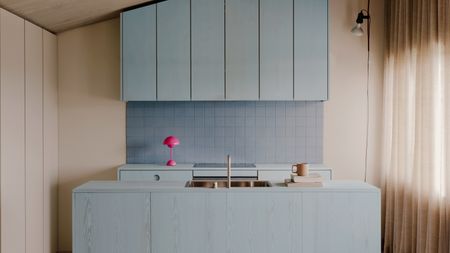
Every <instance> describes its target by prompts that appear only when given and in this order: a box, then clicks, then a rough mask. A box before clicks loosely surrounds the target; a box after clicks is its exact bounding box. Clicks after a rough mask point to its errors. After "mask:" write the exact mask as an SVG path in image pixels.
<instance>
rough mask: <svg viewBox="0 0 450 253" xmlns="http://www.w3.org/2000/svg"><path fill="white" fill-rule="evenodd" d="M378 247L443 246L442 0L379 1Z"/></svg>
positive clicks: (448, 29)
mask: <svg viewBox="0 0 450 253" xmlns="http://www.w3.org/2000/svg"><path fill="white" fill-rule="evenodd" d="M385 8H386V44H385V46H386V48H385V49H386V50H385V52H386V54H385V74H384V75H385V76H384V91H383V93H384V94H383V95H384V97H383V105H384V108H383V110H384V125H383V128H384V129H383V133H384V140H383V158H382V159H383V169H382V173H383V175H382V179H383V182H382V192H383V221H384V224H383V238H384V240H383V244H384V245H383V248H384V252H386V253H388V252H408V253H413V252H430V253H441V252H445V253H450V247H449V244H450V136H449V135H450V134H449V133H450V0H386V1H385Z"/></svg>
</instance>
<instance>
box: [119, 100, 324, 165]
mask: <svg viewBox="0 0 450 253" xmlns="http://www.w3.org/2000/svg"><path fill="white" fill-rule="evenodd" d="M168 135H175V136H177V137H178V138H179V139H180V142H181V144H180V145H179V146H177V147H176V148H175V149H174V159H175V160H176V161H177V162H178V163H196V162H224V159H225V155H227V154H230V155H231V156H232V159H233V162H246V163H294V162H309V163H321V162H322V140H323V103H322V102H300V101H292V102H291V101H289V102H272V101H271V102H263V101H258V102H228V101H227V102H128V103H127V163H163V162H165V161H167V160H168V158H169V149H168V148H167V147H166V146H163V145H162V142H163V140H164V138H165V137H166V136H168Z"/></svg>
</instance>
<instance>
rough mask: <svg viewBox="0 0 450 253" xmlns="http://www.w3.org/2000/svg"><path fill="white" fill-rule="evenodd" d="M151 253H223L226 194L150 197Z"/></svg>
mask: <svg viewBox="0 0 450 253" xmlns="http://www.w3.org/2000/svg"><path fill="white" fill-rule="evenodd" d="M151 196H152V206H151V215H152V219H151V223H152V224H151V226H152V251H151V252H152V253H166V252H171V253H184V252H196V253H209V252H215V253H225V252H235V253H238V252H241V251H229V250H227V248H226V241H227V229H226V228H227V220H226V218H227V215H226V214H227V211H226V194H225V193H214V194H210V193H193V192H189V193H152V195H151Z"/></svg>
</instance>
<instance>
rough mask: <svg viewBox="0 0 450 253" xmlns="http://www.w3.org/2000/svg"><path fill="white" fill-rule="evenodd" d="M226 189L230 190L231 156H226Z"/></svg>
mask: <svg viewBox="0 0 450 253" xmlns="http://www.w3.org/2000/svg"><path fill="white" fill-rule="evenodd" d="M227 179H228V180H227V187H228V188H231V156H230V155H228V156H227Z"/></svg>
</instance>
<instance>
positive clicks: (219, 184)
mask: <svg viewBox="0 0 450 253" xmlns="http://www.w3.org/2000/svg"><path fill="white" fill-rule="evenodd" d="M227 184H228V182H227V181H226V180H191V181H188V182H187V183H186V187H193V188H226V187H227ZM231 187H247V188H260V187H272V184H271V183H270V182H269V181H256V180H239V181H231Z"/></svg>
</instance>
